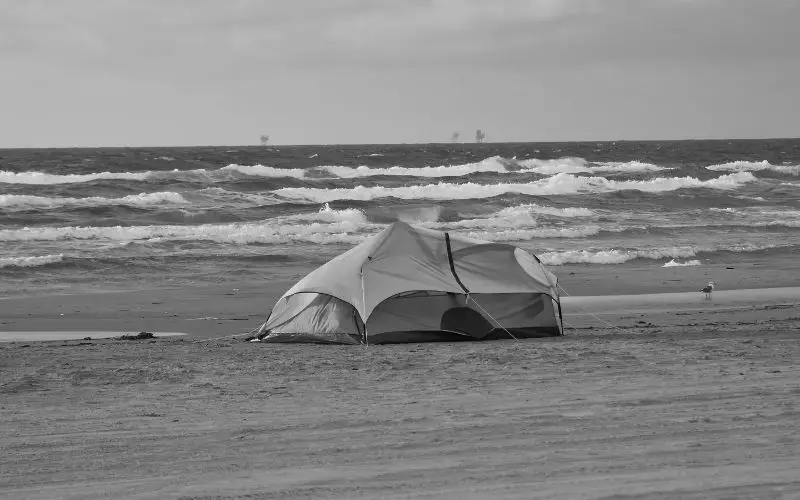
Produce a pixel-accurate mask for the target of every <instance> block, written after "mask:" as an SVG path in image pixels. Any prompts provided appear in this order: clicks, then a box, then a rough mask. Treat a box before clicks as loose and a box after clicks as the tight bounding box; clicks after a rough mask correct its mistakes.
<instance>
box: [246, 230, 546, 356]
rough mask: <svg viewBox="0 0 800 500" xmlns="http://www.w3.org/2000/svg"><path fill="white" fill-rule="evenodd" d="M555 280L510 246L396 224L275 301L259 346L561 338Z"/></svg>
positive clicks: (300, 282) (535, 259)
mask: <svg viewBox="0 0 800 500" xmlns="http://www.w3.org/2000/svg"><path fill="white" fill-rule="evenodd" d="M556 283H557V278H556V277H555V275H553V274H552V273H550V272H549V271H548V270H547V269H545V267H544V265H543V264H542V263H541V262H540V261H539V259H538V258H536V257H535V256H533V255H531V254H530V253H528V252H526V251H524V250H522V249H520V248H517V247H515V246H513V245H507V244H499V243H491V242H486V241H480V240H474V239H469V238H464V237H461V236H457V235H452V234H449V233H446V232H441V231H434V230H430V229H424V228H419V227H414V226H410V225H408V224H406V223H404V222H396V223H394V224H392V225H390V226H388V227H387V228H386V229H384V230H383V231H381V232H380V233H379V234H377V235H375V236H373V237H372V238H370V239H368V240H366V241H364V242H362V243H361V244H359V245H357V246H355V247H353V248H351V249H350V250H349V251H347V252H345V253H343V254H341V255H339V256H337V257H335V258H334V259H332V260H331V261H329V262H328V263H326V264H324V265H323V266H321V267H319V268H318V269H316V270H315V271H312V272H311V273H310V274H308V275H307V276H306V277H305V278H303V279H301V280H300V281H299V282H298V283H297V284H296V285H294V286H293V287H292V288H290V289H289V290H288V291H287V292H286V293H285V294H283V296H282V297H281V298H280V299H279V300H278V302H277V303H276V304H275V306H274V307H273V309H272V313H271V314H270V316H269V318H268V319H267V321H266V322H265V323H264V324H263V325H262V326H261V328H260V330H259V334H258V336H257V338H258V339H260V340H261V341H262V342H333V343H348V344H357V343H368V344H378V343H390V342H422V341H434V340H468V339H472V340H475V339H491V338H511V337H515V338H521V337H546V336H556V335H561V334H562V327H561V321H560V316H561V307H560V302H559V296H558V292H557V289H556V288H557V285H556Z"/></svg>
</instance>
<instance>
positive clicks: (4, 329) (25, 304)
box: [0, 286, 800, 342]
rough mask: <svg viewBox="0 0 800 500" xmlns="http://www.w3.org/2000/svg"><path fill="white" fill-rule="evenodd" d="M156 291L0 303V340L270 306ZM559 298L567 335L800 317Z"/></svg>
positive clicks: (766, 305) (243, 328) (689, 301)
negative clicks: (634, 324) (1, 309)
mask: <svg viewBox="0 0 800 500" xmlns="http://www.w3.org/2000/svg"><path fill="white" fill-rule="evenodd" d="M225 290H227V288H225ZM279 290H283V289H282V288H279V287H277V286H273V287H272V290H271V293H272V294H273V295H275V296H276V298H277V296H279V295H280V294H281V293H282V292H281V291H279ZM159 292H160V294H159V293H157V292H156V291H135V292H119V293H116V294H108V293H97V294H75V295H61V296H58V298H60V301H59V303H58V304H57V305H52V304H51V305H52V307H53V310H52V311H50V312H49V313H39V314H35V313H34V311H40V310H41V309H43V308H45V307H47V305H48V303H50V302H51V301H53V298H54V297H53V296H45V297H37V298H25V299H4V301H3V302H2V303H0V304H2V305H3V306H10V307H5V309H6V311H7V312H6V313H5V315H4V317H3V319H2V320H0V342H28V341H47V340H53V341H57V340H81V339H84V338H85V337H91V340H97V339H102V338H113V337H116V336H120V335H123V334H126V333H136V332H139V331H148V332H152V333H155V334H157V335H158V336H171V335H182V336H183V335H185V336H187V337H188V338H191V339H210V338H215V337H223V336H231V337H233V336H237V335H244V334H247V333H248V332H250V331H251V330H253V329H254V328H257V327H258V326H259V325H260V324H261V323H262V322H263V320H264V319H265V318H266V315H267V313H268V307H270V306H267V305H266V304H267V303H270V304H271V302H268V301H265V300H264V297H263V296H262V295H261V294H260V293H257V292H255V291H253V290H252V289H249V290H248V289H245V290H241V289H240V290H238V291H236V292H233V291H227V292H222V290H220V289H219V288H218V287H211V288H206V289H202V290H201V289H195V290H193V291H192V293H184V294H183V295H181V296H175V292H176V291H175V290H161V291H159ZM561 300H562V308H563V314H564V325H565V333H567V334H569V330H570V329H573V330H575V329H585V328H589V329H592V328H608V327H610V328H627V327H629V326H630V325H629V323H630V320H632V319H634V318H636V319H637V321H639V322H641V321H642V319H641V318H645V319H646V320H647V323H650V324H653V323H657V324H661V325H669V326H675V325H679V324H681V321H683V320H685V319H686V317H691V318H694V319H695V320H696V321H700V322H701V323H702V322H705V323H711V322H715V323H716V322H719V321H723V322H725V323H730V324H745V323H752V322H755V321H766V320H769V321H783V320H792V319H795V320H796V319H798V318H800V287H772V288H759V289H741V290H721V291H716V292H714V293H713V294H712V298H711V299H705V298H704V297H703V294H702V293H700V292H667V293H647V294H629V295H595V296H562V298H561ZM60 311H64V312H60ZM253 311H258V312H253ZM603 318H607V319H603ZM697 324H698V323H696V324H695V325H694V326H697ZM26 333H27V337H26Z"/></svg>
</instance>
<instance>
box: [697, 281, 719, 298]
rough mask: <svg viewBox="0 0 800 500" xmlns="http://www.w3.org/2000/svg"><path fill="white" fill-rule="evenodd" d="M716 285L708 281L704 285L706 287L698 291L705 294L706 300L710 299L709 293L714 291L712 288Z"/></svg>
mask: <svg viewBox="0 0 800 500" xmlns="http://www.w3.org/2000/svg"><path fill="white" fill-rule="evenodd" d="M716 285H717V284H716V283H714V282H713V281H709V282H708V283H706V286H704V287H703V288H701V289H700V291H701V292H703V293H704V294H705V298H706V300H708V299H711V292H713V291H714V287H715V286H716Z"/></svg>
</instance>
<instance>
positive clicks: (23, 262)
mask: <svg viewBox="0 0 800 500" xmlns="http://www.w3.org/2000/svg"><path fill="white" fill-rule="evenodd" d="M62 260H64V255H63V254H58V255H42V256H38V257H0V269H3V268H7V267H11V268H13V267H39V266H46V265H48V264H54V263H56V262H61V261H62Z"/></svg>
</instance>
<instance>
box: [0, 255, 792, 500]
mask: <svg viewBox="0 0 800 500" xmlns="http://www.w3.org/2000/svg"><path fill="white" fill-rule="evenodd" d="M565 271H568V270H565ZM684 272H686V273H687V274H682V273H684ZM691 272H692V271H687V270H677V271H669V274H666V273H667V272H666V271H660V270H657V271H653V272H651V273H650V274H648V275H647V276H646V278H647V279H642V276H643V274H642V273H629V274H628V275H623V276H621V277H618V278H611V277H610V276H606V277H605V281H606V282H608V281H610V280H611V279H614V280H615V282H614V283H615V286H614V287H613V288H612V289H610V288H609V287H605V289H604V290H606V291H607V290H611V291H612V292H613V294H612V295H609V294H606V295H603V296H600V294H598V293H596V292H597V291H598V289H600V285H601V284H602V283H603V281H604V279H603V276H602V274H601V273H595V274H592V273H584V276H583V277H582V278H579V277H578V275H574V276H571V275H570V274H569V272H560V273H559V275H560V276H562V283H564V286H565V288H566V289H567V290H569V291H570V293H571V294H572V295H576V296H575V297H571V298H566V299H565V300H564V309H565V321H566V323H567V325H568V328H567V336H565V337H561V338H552V339H533V340H526V341H521V342H514V341H495V342H483V343H455V344H453V343H443V344H415V345H394V346H372V347H369V348H364V347H361V346H320V345H274V344H252V343H247V342H242V341H241V340H239V339H237V338H228V339H221V340H213V339H215V338H216V337H219V336H226V335H232V334H241V333H246V332H247V331H249V330H251V329H252V328H254V327H256V326H258V323H259V322H260V321H261V319H263V317H264V316H265V315H266V311H267V310H268V308H269V306H270V305H271V303H272V301H273V300H274V299H275V298H276V297H277V296H278V295H280V293H281V292H282V291H283V290H284V289H285V288H286V287H287V286H288V283H267V284H265V283H245V284H241V283H237V284H221V285H219V286H209V287H197V288H194V289H191V290H186V289H184V290H177V289H176V290H144V291H114V292H111V291H103V293H94V294H85V293H82V294H72V295H58V296H36V297H18V298H8V299H4V300H0V308H2V309H0V311H1V312H2V314H0V323H2V324H0V336H2V335H6V340H9V337H10V335H11V333H10V332H27V333H28V334H31V332H45V331H60V332H62V333H63V332H68V331H71V332H85V333H86V335H84V336H90V337H91V336H92V332H101V331H105V332H128V333H130V332H136V331H141V330H152V331H161V332H184V333H188V334H189V335H187V336H183V337H164V338H158V339H153V340H143V341H119V340H112V339H95V338H94V337H93V340H82V338H83V337H81V339H79V340H66V341H65V340H58V341H51V342H34V341H32V340H31V339H32V338H33V337H30V338H29V339H28V340H26V341H24V342H3V343H0V449H2V450H3V453H0V498H4V499H5V498H9V499H12V498H13V499H16V498H20V499H21V498H25V499H38V498H48V499H49V498H53V499H55V498H58V499H70V498H72V499H95V498H115V499H116V498H137V499H138V498H141V499H144V498H148V499H164V498H187V499H188V498H194V499H271V498H364V499H373V498H390V499H400V498H465V499H473V498H474V499H484V498H500V499H503V498H515V499H516V498H519V499H527V498H553V499H556V498H558V499H562V498H570V499H584V498H585V499H611V498H614V499H626V498H655V499H667V498H689V499H701V498H702V499H707V498H712V499H731V498H769V499H778V498H781V499H782V498H787V499H788V498H800V474H798V473H797V471H798V470H800V458H798V457H800V424H799V423H798V422H800V409H799V408H798V404H797V402H798V401H800V378H798V369H797V364H798V363H797V362H798V360H800V343H798V340H800V335H799V333H800V328H799V326H800V288H797V287H796V286H795V287H792V286H790V285H792V281H791V280H792V278H791V276H789V277H788V278H787V277H786V276H783V277H781V276H776V277H775V279H770V277H769V276H766V277H763V278H762V277H759V276H758V275H757V273H753V275H752V276H750V277H748V278H746V279H742V280H740V282H741V286H739V287H738V288H737V289H724V290H718V291H716V292H714V295H713V299H712V300H704V299H703V297H702V294H700V293H699V292H696V291H695V290H694V288H695V287H694V285H693V283H694V281H696V280H697V276H692V274H691ZM693 272H694V273H695V274H697V273H698V271H697V270H694V271H693ZM706 272H707V270H706ZM715 278H716V276H715ZM671 279H674V280H676V281H674V282H673V281H668V280H671ZM692 280H694V281H692ZM643 283H644V284H643ZM794 284H795V285H796V282H795V283H794ZM233 288H238V290H237V291H234V290H233ZM14 335H21V334H20V333H14ZM22 335H24V333H22Z"/></svg>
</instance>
